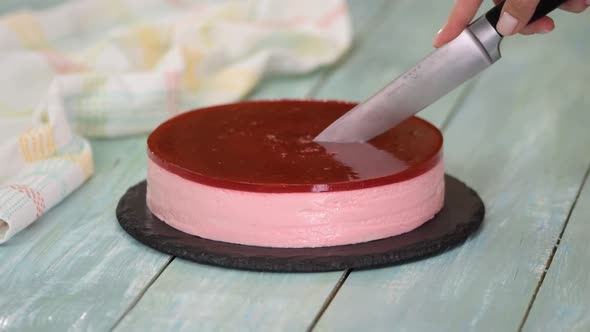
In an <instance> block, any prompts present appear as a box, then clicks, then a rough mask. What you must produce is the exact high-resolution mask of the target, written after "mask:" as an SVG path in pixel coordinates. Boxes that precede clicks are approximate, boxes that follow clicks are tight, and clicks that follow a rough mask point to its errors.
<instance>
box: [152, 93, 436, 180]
mask: <svg viewBox="0 0 590 332" xmlns="http://www.w3.org/2000/svg"><path fill="white" fill-rule="evenodd" d="M355 105H356V104H354V103H346V102H336V101H314V100H309V101H306V100H280V101H253V102H241V103H236V104H228V105H221V106H214V107H209V108H203V109H199V110H195V111H191V112H187V113H183V114H181V115H179V116H176V117H174V118H172V119H170V120H168V121H166V122H164V123H163V124H162V125H160V126H159V127H158V128H156V129H155V130H154V132H153V133H152V134H151V135H150V137H149V138H148V150H149V158H150V159H151V160H152V161H154V162H155V163H156V164H158V165H159V166H161V167H163V168H164V169H166V170H168V171H170V172H173V173H175V174H177V175H179V176H181V177H184V178H186V179H188V180H191V181H195V182H199V183H202V184H206V185H211V186H216V187H222V188H228V189H236V190H246V191H256V192H310V191H337V190H352V189H359V188H367V187H373V186H378V185H383V184H389V183H394V182H399V181H404V180H407V179H410V178H413V177H416V176H418V175H420V174H422V173H424V172H426V171H427V170H429V169H430V168H432V167H433V166H434V165H435V164H436V163H437V162H438V160H439V158H441V149H442V135H441V133H440V131H439V130H438V129H437V128H435V127H434V126H433V125H431V124H430V123H428V122H426V121H424V120H421V119H419V118H416V117H413V118H410V119H408V120H406V121H405V122H403V123H401V124H400V125H398V126H396V127H395V128H393V129H390V130H389V131H387V132H385V133H384V134H382V135H380V136H378V137H376V138H374V139H373V140H371V141H370V142H368V143H366V144H334V143H331V144H318V143H316V142H314V141H313V138H314V137H315V136H316V135H317V134H319V133H320V132H321V131H322V130H323V129H324V128H326V127H327V126H328V125H330V124H331V123H332V122H334V121H335V120H336V119H337V118H338V117H340V116H341V115H343V114H344V113H345V112H347V111H348V110H350V109H351V108H352V107H354V106H355Z"/></svg>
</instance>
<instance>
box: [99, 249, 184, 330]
mask: <svg viewBox="0 0 590 332" xmlns="http://www.w3.org/2000/svg"><path fill="white" fill-rule="evenodd" d="M175 258H176V256H170V257H169V258H168V261H166V263H165V264H164V265H163V266H162V267H161V268H160V270H158V272H157V273H156V274H155V275H154V276H153V277H152V279H150V281H149V282H148V283H147V284H146V285H145V287H144V288H143V289H142V290H141V292H139V294H138V295H137V296H136V297H135V299H133V301H131V303H130V304H129V306H128V307H127V309H125V311H123V313H122V314H121V316H119V318H118V319H117V320H116V321H115V323H114V324H113V326H112V327H111V328H110V329H109V331H114V330H115V329H116V328H117V326H118V325H119V324H120V323H121V322H122V321H123V319H124V318H125V316H127V314H129V313H130V312H131V310H133V308H135V306H136V305H137V304H138V303H139V301H141V299H142V298H143V296H144V295H145V293H147V291H148V290H149V289H150V287H151V286H152V285H153V284H154V283H155V282H156V280H157V279H158V278H159V277H160V276H161V275H162V273H164V270H166V268H168V266H169V265H170V263H172V261H174V259H175Z"/></svg>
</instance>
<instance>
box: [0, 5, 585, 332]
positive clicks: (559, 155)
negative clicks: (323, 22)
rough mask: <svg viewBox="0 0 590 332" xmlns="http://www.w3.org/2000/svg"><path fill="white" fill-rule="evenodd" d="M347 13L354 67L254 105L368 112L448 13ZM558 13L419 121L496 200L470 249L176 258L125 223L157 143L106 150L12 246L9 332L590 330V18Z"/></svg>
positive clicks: (390, 8) (263, 90) (7, 279)
mask: <svg viewBox="0 0 590 332" xmlns="http://www.w3.org/2000/svg"><path fill="white" fill-rule="evenodd" d="M350 4H351V11H352V16H353V20H354V26H355V40H356V41H355V45H354V48H353V49H352V50H351V51H350V52H349V53H348V54H347V55H346V57H345V58H344V59H343V60H342V61H340V62H339V63H338V64H337V65H336V66H334V67H332V68H329V69H326V70H323V71H319V72H316V73H313V74H311V75H306V76H302V77H295V78H277V79H272V80H269V81H267V82H264V84H263V85H262V86H260V88H259V89H257V91H255V92H254V93H253V94H252V95H251V96H249V98H250V99H255V98H269V97H272V98H278V97H281V98H282V97H292V98H338V99H346V100H362V99H363V98H364V97H366V96H368V95H369V94H371V93H372V92H374V91H376V90H377V89H378V88H379V87H381V86H382V85H384V84H385V83H387V82H388V81H389V80H391V79H392V78H394V77H396V76H397V75H398V74H400V73H401V72H402V71H403V70H404V69H406V68H407V67H409V66H411V65H412V64H414V63H415V62H416V61H417V60H418V59H419V58H421V57H422V56H423V55H424V54H426V53H427V52H428V51H430V49H431V46H430V45H431V40H432V38H433V36H434V33H435V32H436V31H437V30H438V28H439V25H441V24H442V23H443V22H444V20H445V17H446V15H447V13H448V11H449V9H450V6H451V1H450V0H444V1H429V2H428V4H427V5H428V9H427V10H425V8H426V7H425V6H426V4H424V3H422V2H421V1H414V0H396V1H384V0H372V1H361V0H356V1H351V2H350ZM486 5H489V4H486ZM555 17H556V20H557V30H556V31H555V32H554V33H552V34H549V35H545V36H535V37H520V36H519V37H513V38H509V39H507V40H505V42H504V45H503V53H504V58H503V59H502V60H501V61H500V62H499V63H497V64H496V65H494V66H493V67H492V68H490V69H489V70H488V71H487V72H485V73H484V74H483V75H481V76H479V77H478V78H477V79H475V80H473V81H472V82H470V83H468V84H466V85H464V86H463V87H461V88H460V89H458V90H457V91H455V92H454V93H452V94H451V95H449V96H447V97H445V98H444V99H443V100H441V101H439V102H438V103H436V104H435V105H432V106H431V107H430V108H428V110H426V111H425V112H423V113H422V114H421V115H422V116H423V117H425V118H427V119H428V120H430V121H432V122H433V123H435V124H436V125H438V126H440V128H442V129H443V130H444V135H445V158H446V167H447V171H448V172H449V173H451V174H453V175H455V176H457V177H459V178H460V179H462V180H464V181H466V182H467V183H468V184H469V185H471V186H472V187H474V188H475V189H476V190H477V191H478V192H479V194H480V195H481V196H482V198H483V199H484V201H485V204H486V208H487V214H486V219H485V221H484V225H483V228H482V229H481V231H480V232H478V233H477V234H476V235H474V236H472V237H471V238H470V239H469V240H468V241H467V242H466V243H465V244H464V245H463V246H461V247H458V248H456V249H454V250H450V251H448V252H446V253H444V254H442V255H440V256H437V257H434V258H430V259H427V260H424V261H419V262H414V263H410V264H406V265H402V266H396V267H390V268H383V269H378V270H370V271H362V272H361V271H346V272H344V273H342V272H334V273H316V274H274V273H253V272H243V271H234V270H227V269H222V268H217V267H210V266H204V265H199V264H195V263H191V262H187V261H184V260H182V259H175V258H174V257H170V256H168V255H165V254H162V253H159V252H157V251H154V250H151V249H149V248H147V247H145V246H143V245H141V244H139V243H138V242H136V241H135V240H133V239H132V238H130V237H129V236H128V235H127V234H126V233H124V232H123V231H122V230H121V228H120V227H119V225H118V224H117V221H116V218H115V205H116V204H117V201H118V199H119V197H120V196H121V195H122V194H123V193H124V191H125V190H126V189H127V188H128V187H129V186H131V185H133V184H135V183H136V182H138V181H140V180H141V179H143V178H144V177H145V165H146V159H145V138H146V136H140V137H131V138H123V139H117V140H96V141H93V142H92V147H93V149H94V152H95V162H96V165H95V166H96V174H95V175H94V176H93V177H92V179H91V180H90V181H89V182H88V183H87V184H86V185H84V186H83V187H82V188H81V189H79V190H78V191H77V192H76V193H75V194H73V195H72V196H71V197H69V198H68V199H67V200H66V201H64V202H63V203H62V204H60V205H59V206H57V207H56V208H54V209H52V210H51V211H50V212H49V213H47V214H46V215H45V216H43V217H42V219H41V220H39V221H38V222H36V223H35V224H34V225H32V226H31V227H29V228H28V229H27V230H25V231H23V232H22V233H21V234H19V235H18V236H16V237H15V238H13V239H12V240H11V241H9V242H8V243H7V244H5V245H3V246H2V247H0V331H4V330H10V331H33V330H34V331H37V330H52V331H77V330H91V331H105V330H112V329H114V330H116V331H165V330H174V331H209V330H214V331H304V330H307V329H313V330H317V331H343V330H350V331H359V330H361V331H362V330H376V331H471V330H473V331H517V330H523V331H558V330H577V331H588V330H590V277H589V272H588V271H589V269H588V268H586V266H585V265H586V264H588V263H589V262H590V247H589V246H588V245H587V243H588V235H590V226H589V225H588V224H587V223H588V222H589V221H590V220H589V219H590V218H589V216H590V185H589V184H588V183H587V178H588V171H589V166H590V130H589V128H590V62H589V59H590V42H589V40H588V35H589V33H590V24H589V22H588V15H587V14H583V15H569V14H565V13H558V14H556V15H555Z"/></svg>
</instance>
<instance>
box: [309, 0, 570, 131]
mask: <svg viewBox="0 0 590 332" xmlns="http://www.w3.org/2000/svg"><path fill="white" fill-rule="evenodd" d="M565 1H566V0H541V1H540V2H539V4H538V5H537V8H536V10H535V13H534V15H533V17H532V18H531V20H530V21H529V23H532V22H534V21H536V20H538V19H539V18H541V17H543V16H545V15H547V14H548V13H550V12H551V11H553V10H554V9H556V8H557V7H559V6H560V5H561V4H563V3H564V2H565ZM503 6H504V2H501V3H499V4H498V5H496V6H495V7H494V8H492V9H491V10H490V11H488V12H487V13H485V14H484V15H482V16H480V17H479V18H477V19H476V20H475V21H473V23H471V24H470V25H469V26H468V27H467V28H466V29H465V30H463V32H461V34H460V35H459V36H458V37H457V38H455V39H454V40H452V41H451V42H449V43H447V44H445V45H443V46H442V47H440V48H438V49H436V50H435V51H433V52H432V53H431V54H430V55H428V56H427V57H425V58H424V59H423V60H422V61H420V62H419V63H418V64H417V65H416V66H414V67H413V68H412V69H410V70H409V71H407V72H406V73H404V74H403V75H401V76H399V77H398V78H397V79H395V80H394V81H392V82H391V83H389V84H388V85H387V86H385V87H384V88H383V89H381V90H380V91H379V92H377V93H376V94H375V95H374V96H372V97H370V98H369V99H367V100H366V101H364V102H362V103H360V104H358V105H357V106H356V107H354V108H353V109H351V110H350V111H348V112H347V113H345V114H344V115H343V116H342V117H340V118H339V119H337V120H336V121H335V122H333V123H332V124H331V125H330V126H328V127H327V128H326V129H324V131H322V132H321V133H320V134H319V135H318V136H317V137H316V138H315V139H314V141H316V142H333V143H361V142H365V141H368V140H370V139H372V138H373V137H375V136H378V135H379V134H382V133H383V132H385V131H387V130H388V129H390V128H392V127H394V126H395V125H397V124H399V123H400V122H402V121H403V120H405V119H407V118H409V117H410V116H412V115H414V114H416V113H418V112H419V111H421V110H423V109H424V108H426V107H428V106H429V105H431V104H432V103H434V102H435V101H437V100H438V99H440V98H441V97H443V96H444V95H446V94H447V93H449V92H451V91H452V90H454V89H455V88H456V87H458V86H460V85H461V84H463V83H464V82H465V81H468V80H469V79H471V78H473V77H474V76H476V75H477V74H478V73H480V72H482V71H483V70H484V69H486V68H488V67H489V66H491V65H492V64H493V63H495V62H496V61H498V60H499V59H500V57H501V55H500V42H501V41H502V38H503V36H502V35H501V34H500V33H498V32H497V31H496V28H495V27H496V24H497V23H498V20H499V19H500V14H501V12H502V7H503Z"/></svg>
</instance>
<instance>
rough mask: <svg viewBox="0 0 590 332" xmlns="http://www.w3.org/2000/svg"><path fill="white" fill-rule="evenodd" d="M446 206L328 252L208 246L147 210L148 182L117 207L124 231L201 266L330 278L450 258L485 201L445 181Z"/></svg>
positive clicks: (475, 224)
mask: <svg viewBox="0 0 590 332" xmlns="http://www.w3.org/2000/svg"><path fill="white" fill-rule="evenodd" d="M445 187H446V192H445V206H444V207H443V209H442V210H441V211H440V212H439V213H438V214H437V215H436V216H435V217H434V218H433V219H432V220H430V221H429V222H427V223H426V224H424V225H422V226H421V227H419V228H417V229H415V230H413V231H411V232H409V233H405V234H402V235H398V236H393V237H390V238H386V239H382V240H375V241H371V242H366V243H360V244H352V245H343V246H335V247H322V248H267V247H255V246H245V245H239V244H233V243H227V242H219V241H213V240H207V239H203V238H200V237H198V236H194V235H190V234H186V233H183V232H181V231H179V230H177V229H175V228H172V227H170V226H168V225H167V224H166V223H164V222H163V221H161V220H159V219H158V218H157V217H155V216H154V215H153V214H151V212H150V211H149V209H148V208H147V206H146V201H145V194H146V182H145V181H143V182H140V183H139V184H137V185H135V186H133V187H131V188H129V190H128V191H127V192H126V193H125V195H123V197H122V198H121V200H120V201H119V204H118V206H117V219H118V220H119V224H120V225H121V227H123V229H124V230H125V231H126V232H127V233H129V234H130V235H131V236H132V237H134V238H135V239H136V240H138V241H139V242H141V243H143V244H145V245H147V246H150V247H152V248H154V249H156V250H159V251H162V252H164V253H167V254H170V255H174V256H177V257H180V258H184V259H188V260H192V261H195V262H198V263H204V264H210V265H217V266H223V267H228V268H234V269H243V270H254V271H272V272H325V271H336V270H345V269H367V268H376V267H383V266H389V265H394V264H399V263H403V262H407V261H412V260H416V259H419V258H425V257H428V256H432V255H434V254H438V253H441V252H444V251H445V250H447V249H449V248H451V247H454V246H457V245H459V244H461V243H462V242H464V241H465V239H467V237H468V236H469V235H470V234H471V233H473V232H474V231H475V230H477V229H478V227H479V226H480V225H481V222H482V220H483V217H484V214H485V208H484V205H483V202H482V200H481V199H480V197H479V196H478V195H477V193H476V192H475V191H473V190H472V189H470V188H469V187H467V186H466V185H465V184H464V183H462V182H460V181H459V180H457V179H455V178H454V177H451V176H449V175H446V176H445Z"/></svg>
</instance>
